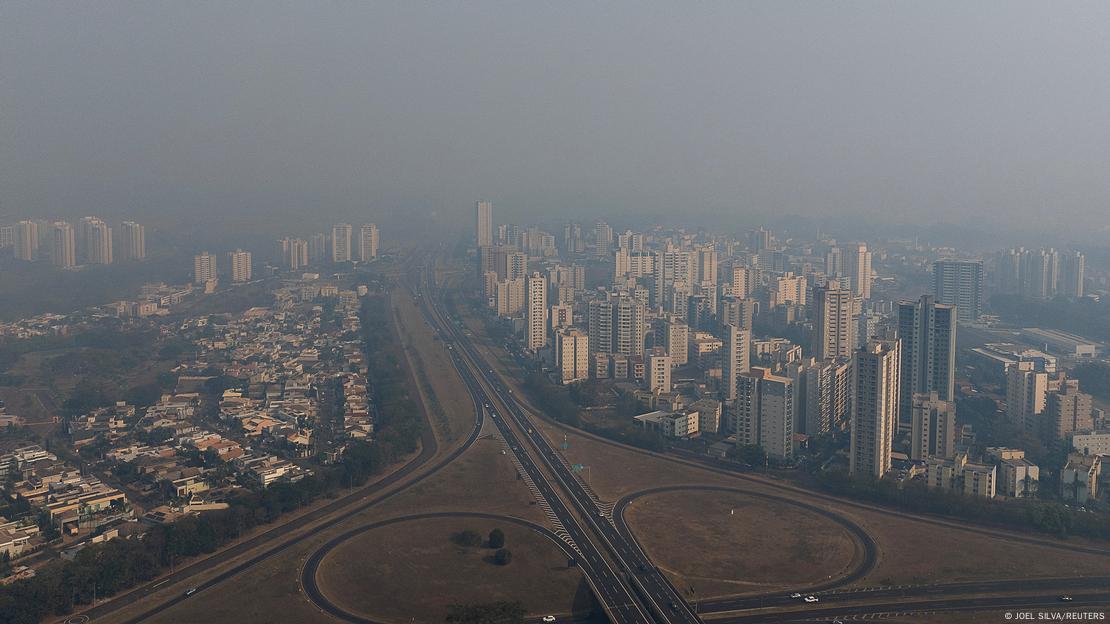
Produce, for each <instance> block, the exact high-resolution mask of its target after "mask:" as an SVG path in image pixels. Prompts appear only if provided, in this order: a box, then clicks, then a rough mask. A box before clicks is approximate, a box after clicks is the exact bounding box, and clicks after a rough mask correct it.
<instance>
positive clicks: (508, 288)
mask: <svg viewBox="0 0 1110 624" xmlns="http://www.w3.org/2000/svg"><path fill="white" fill-rule="evenodd" d="M524 293H525V286H524V280H523V279H512V280H500V281H498V282H497V284H496V285H495V287H494V307H495V308H496V309H497V315H498V316H500V317H503V318H511V317H516V316H517V315H519V314H520V313H521V312H523V311H524Z"/></svg>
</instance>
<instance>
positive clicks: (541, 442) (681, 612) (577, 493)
mask: <svg viewBox="0 0 1110 624" xmlns="http://www.w3.org/2000/svg"><path fill="white" fill-rule="evenodd" d="M421 279H422V281H424V284H425V285H424V287H423V288H422V290H423V291H424V292H425V293H429V294H430V293H431V291H430V290H429V288H428V287H427V271H425V272H424V274H423V276H422V278H421ZM426 299H430V300H428V301H426V302H425V303H426V305H428V306H430V307H431V308H433V309H436V310H437V315H438V316H439V317H441V318H446V317H447V315H446V314H445V313H444V312H442V310H440V309H439V306H440V305H441V302H440V301H439V297H438V292H437V293H436V296H435V297H426ZM448 332H449V333H448V335H449V336H450V337H451V338H453V344H454V345H455V346H456V347H457V349H456V351H459V352H461V353H462V354H463V356H464V357H463V358H461V359H462V361H463V362H464V364H466V366H467V367H468V368H469V369H470V373H471V375H473V377H474V378H476V381H477V382H479V385H480V386H481V390H480V392H481V394H482V396H483V397H484V398H485V399H486V400H485V401H484V402H486V403H490V404H491V405H495V404H500V405H501V406H502V408H503V409H502V413H503V414H502V415H503V416H504V415H507V416H508V417H509V419H511V421H512V422H513V423H515V424H516V426H517V428H518V430H519V431H520V432H522V435H523V438H524V442H521V440H520V439H519V438H518V435H517V433H516V432H515V431H514V429H513V427H511V426H510V425H509V422H508V420H509V419H506V418H504V417H501V418H496V417H495V418H493V421H494V422H495V423H496V424H497V427H498V429H499V430H500V431H501V433H502V435H503V436H504V438H505V440H506V441H507V442H508V443H509V444H510V446H511V448H512V450H513V453H514V454H515V456H516V458H517V461H518V462H519V463H520V464H521V466H522V467H523V468H524V470H525V471H526V472H527V473H528V476H529V477H530V479H531V480H532V481H533V482H534V483H535V485H536V487H537V488H538V489H539V493H540V494H541V495H542V496H543V498H544V499H545V500H546V501H547V504H548V505H549V506H550V507H551V509H552V511H553V512H554V514H555V516H556V517H557V520H558V521H560V522H561V523H562V524H563V526H564V527H565V528H566V531H567V532H568V533H570V534H571V538H572V539H574V541H575V543H576V544H577V545H578V546H579V548H580V549H581V550H582V551H583V555H584V558H586V559H587V560H588V561H589V562H590V563H591V564H593V566H594V567H595V568H596V571H597V572H598V573H599V574H600V575H601V576H599V577H595V578H594V579H593V580H594V582H595V583H596V584H597V586H598V591H600V595H599V596H598V599H599V600H600V601H601V602H602V604H603V605H606V606H607V607H609V608H610V609H611V617H613V618H614V619H617V620H618V621H620V622H639V621H653V622H675V623H683V624H695V623H697V622H700V619H699V618H698V616H697V614H695V613H694V611H693V609H692V608H691V607H690V605H689V603H688V602H687V601H686V600H684V599H683V597H682V595H681V593H680V592H679V591H678V590H677V589H676V588H675V587H674V586H673V585H671V583H670V581H668V580H667V578H666V577H665V576H664V575H663V574H662V573H661V572H660V571H659V570H658V569H656V568H655V567H654V566H653V565H652V564H651V561H650V560H649V559H648V558H647V556H646V555H645V554H644V553H643V551H641V550H640V548H639V546H638V545H636V544H635V543H634V542H633V541H630V540H629V539H627V538H626V537H625V536H624V535H623V534H622V533H621V532H620V531H618V530H617V528H616V526H615V525H614V524H613V522H611V521H610V520H609V517H608V516H607V514H606V510H605V509H604V508H603V507H602V506H601V505H600V501H597V500H594V499H593V498H592V497H591V496H590V494H589V492H587V490H586V488H585V487H584V486H583V485H582V483H581V482H580V481H579V480H578V478H577V477H576V476H575V475H574V473H573V472H572V467H571V466H570V465H568V464H567V463H566V462H565V461H564V460H563V459H562V457H561V456H560V455H559V454H558V453H557V452H556V451H555V449H554V448H553V447H552V446H551V445H550V444H549V443H548V442H547V440H546V439H545V438H544V437H543V435H542V434H541V433H540V431H539V429H538V428H536V427H534V426H533V423H532V422H531V421H530V420H529V418H528V416H527V415H526V414H525V412H524V411H523V410H521V409H520V407H519V406H518V405H517V404H516V401H515V399H514V397H513V396H512V391H511V390H510V389H509V388H506V387H505V386H504V385H502V383H501V380H500V379H499V378H498V377H496V376H495V375H493V374H492V373H493V370H492V368H490V367H489V365H488V362H486V361H485V359H484V358H483V357H482V355H481V354H480V353H479V352H478V351H477V349H475V348H474V345H473V344H472V343H471V341H470V339H469V337H468V336H466V334H465V332H462V331H459V329H458V327H456V326H454V325H453V324H448ZM490 397H492V398H493V401H489V400H488V399H489V398H490ZM526 444H527V447H526ZM529 448H530V449H531V450H528V449H529ZM539 465H542V466H543V467H544V468H546V471H547V472H546V473H545V471H543V470H540V469H539ZM547 474H551V475H553V476H554V481H555V483H556V485H557V486H558V487H559V488H560V490H561V491H562V492H563V493H565V494H566V495H567V499H569V501H570V504H571V505H572V506H573V507H574V509H575V511H576V512H578V516H577V517H580V518H582V519H583V521H584V524H586V526H587V527H588V528H589V529H590V534H587V533H586V532H585V531H584V530H583V528H582V526H581V525H580V524H579V522H578V521H577V517H576V516H575V515H573V514H571V513H570V512H569V510H568V509H566V507H565V504H564V502H563V501H562V499H561V497H559V496H558V495H557V494H556V493H555V489H554V487H553V486H552V484H551V483H550V481H551V480H549V478H548V477H547ZM595 537H596V538H598V539H597V540H596V541H597V542H600V544H601V547H600V548H599V547H598V546H597V545H596V544H595V539H594V538H595ZM603 549H604V550H603ZM606 554H608V555H609V557H612V559H613V561H614V562H615V563H616V567H617V568H618V570H613V569H612V567H611V566H610V565H609V562H608V560H607V558H606V556H605V555H606Z"/></svg>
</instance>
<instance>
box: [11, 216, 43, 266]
mask: <svg viewBox="0 0 1110 624" xmlns="http://www.w3.org/2000/svg"><path fill="white" fill-rule="evenodd" d="M38 253H39V224H38V223H36V222H34V221H20V222H19V223H17V224H16V225H15V257H16V258H17V259H19V260H26V261H28V262H32V261H34V260H35V259H37V258H38Z"/></svg>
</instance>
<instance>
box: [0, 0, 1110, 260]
mask: <svg viewBox="0 0 1110 624" xmlns="http://www.w3.org/2000/svg"><path fill="white" fill-rule="evenodd" d="M265 6H266V10H265V11H260V10H257V6H256V5H252V4H249V3H224V4H219V5H202V4H192V3H189V4H184V5H182V4H179V3H169V2H147V3H142V4H140V5H135V4H131V3H121V2H112V1H105V2H98V3H96V4H95V5H59V4H50V3H40V2H7V3H5V4H4V7H3V8H2V9H0V13H2V15H3V19H0V75H3V76H4V89H3V90H2V91H0V110H3V117H2V118H0V122H2V123H0V219H2V218H6V217H7V216H9V215H11V216H22V215H28V216H30V215H51V216H59V217H61V216H70V217H75V216H80V215H84V214H105V216H107V217H111V216H113V215H115V214H128V215H129V216H131V217H132V218H134V219H136V220H144V219H145V220H151V221H153V220H154V219H159V220H161V219H163V218H164V219H165V220H166V221H165V222H167V223H172V222H173V220H174V219H175V218H177V217H178V216H179V215H190V216H192V217H195V218H196V219H197V220H198V221H203V220H213V221H220V222H227V223H232V224H235V223H237V222H238V223H242V224H243V225H244V226H247V227H249V226H251V225H252V224H257V223H258V222H259V221H260V220H263V219H272V220H275V221H279V222H283V221H286V220H290V219H291V217H293V216H295V215H298V214H300V215H301V216H302V218H305V219H316V218H320V217H321V216H326V218H328V219H344V218H355V215H361V214H365V215H366V217H365V218H366V219H367V220H376V221H381V222H383V223H389V224H390V226H391V227H393V228H394V229H396V230H398V231H403V230H405V229H408V228H412V230H413V231H419V229H420V228H422V227H425V226H426V225H427V223H426V222H424V221H423V220H426V219H428V218H430V216H431V215H433V214H435V215H439V218H440V219H443V220H445V221H446V222H447V223H449V224H462V223H465V220H464V218H463V217H462V216H461V215H462V214H465V207H466V206H467V205H469V204H470V203H471V202H472V201H473V200H474V199H476V198H477V197H479V196H487V197H489V198H490V199H491V200H492V201H494V203H495V204H496V205H498V206H500V207H501V214H502V216H503V217H504V218H506V219H511V220H514V221H519V222H545V221H547V220H556V221H557V220H561V219H563V218H581V219H590V218H594V217H597V216H601V217H602V218H607V219H612V220H622V219H625V218H628V219H630V220H631V219H636V220H641V221H655V222H660V221H662V222H666V221H667V220H669V219H678V218H681V219H683V220H684V221H686V222H688V223H705V224H713V225H714V226H715V227H720V228H722V229H730V228H732V227H742V226H741V225H739V224H744V225H746V224H748V223H760V222H764V221H767V220H769V219H771V220H773V219H775V218H778V217H783V218H785V217H787V216H791V218H794V217H798V216H801V217H802V218H805V219H810V220H812V221H813V222H815V223H826V222H837V221H845V222H853V221H854V222H859V223H862V224H878V225H891V226H898V225H900V224H906V225H907V226H916V227H924V228H928V227H929V226H931V225H932V224H935V223H941V224H951V225H952V226H953V228H962V227H970V228H973V229H980V230H984V231H985V232H987V233H989V234H991V235H994V234H1000V235H1003V236H1006V235H1007V232H1009V231H1011V230H1012V231H1013V233H1015V234H1018V235H1021V233H1043V234H1044V236H1045V237H1046V238H1053V239H1056V241H1068V240H1076V241H1084V242H1090V243H1095V242H1098V240H1099V239H1104V238H1105V237H1106V234H1107V233H1110V210H1107V208H1106V207H1107V206H1110V176H1107V175H1106V173H1105V172H1106V171H1108V170H1110V121H1108V120H1107V119H1106V118H1105V116H1104V115H1102V113H1101V111H1102V110H1104V109H1105V108H1106V105H1107V104H1108V103H1110V83H1107V82H1106V81H1105V80H1101V79H1100V78H1101V76H1102V75H1103V74H1104V73H1105V71H1104V69H1105V68H1104V67H1103V62H1104V60H1105V59H1106V58H1110V38H1107V37H1105V36H1104V34H1105V33H1104V32H1102V29H1101V28H1100V27H1099V25H1100V24H1105V23H1107V21H1108V20H1110V6H1107V5H1082V4H1070V3H1069V4H1059V3H1057V4H1052V5H1045V4H1041V3H1034V2H1009V3H1005V4H994V5H992V4H990V3H985V4H978V5H966V4H956V3H944V2H941V3H927V4H899V5H890V4H885V3H871V2H863V3H855V4H852V5H848V6H836V7H833V6H822V5H813V4H806V3H798V2H779V3H773V4H709V5H699V6H698V8H697V10H693V11H692V10H689V7H686V6H681V7H679V6H677V5H670V4H665V3H656V4H648V5H643V4H640V3H637V4H631V3H630V4H623V5H622V4H617V5H607V6H605V7H599V6H597V5H594V4H590V3H582V2H568V3H558V4H544V5H535V4H518V5H505V4H500V3H490V2H474V3H466V4H460V5H419V4H411V3H403V4H372V5H371V4H346V5H329V8H328V10H320V8H319V7H318V6H316V5H305V4H301V3H293V2H271V3H267V4H266V5H265ZM622 9H623V10H622ZM44 42H48V45H44ZM145 215H150V216H145ZM379 215H380V216H379ZM410 215H411V216H419V217H420V219H418V220H415V221H416V222H414V223H411V224H410V223H408V222H406V220H405V218H407V217H409V216H410ZM391 217H394V218H397V220H396V221H394V222H390V221H389V219H390V218H391ZM402 217H404V218H402ZM236 218H238V221H237V220H236ZM1056 241H1048V242H1051V243H1054V244H1055V243H1056Z"/></svg>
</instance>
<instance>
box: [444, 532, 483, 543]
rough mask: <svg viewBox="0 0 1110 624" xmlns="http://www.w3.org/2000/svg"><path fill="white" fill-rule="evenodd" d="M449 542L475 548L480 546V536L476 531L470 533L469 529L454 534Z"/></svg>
mask: <svg viewBox="0 0 1110 624" xmlns="http://www.w3.org/2000/svg"><path fill="white" fill-rule="evenodd" d="M451 540H452V541H454V542H455V543H456V544H458V545H459V546H469V547H475V546H481V545H482V536H481V534H479V533H478V532H477V531H471V530H469V529H467V530H466V531H460V532H459V533H456V534H455V535H454V536H452V538H451Z"/></svg>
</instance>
